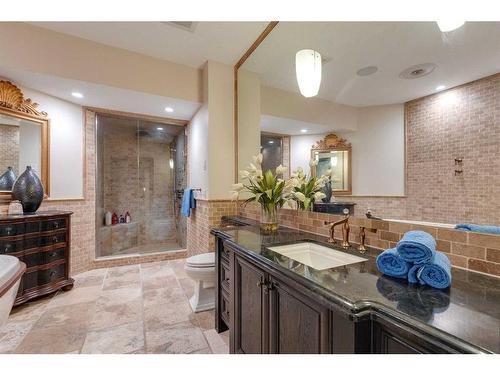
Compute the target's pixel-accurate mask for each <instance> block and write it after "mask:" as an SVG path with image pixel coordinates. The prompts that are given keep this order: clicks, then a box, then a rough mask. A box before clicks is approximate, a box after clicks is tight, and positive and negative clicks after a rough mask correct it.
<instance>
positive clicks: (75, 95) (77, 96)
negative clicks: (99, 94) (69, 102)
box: [71, 91, 83, 99]
mask: <svg viewBox="0 0 500 375" xmlns="http://www.w3.org/2000/svg"><path fill="white" fill-rule="evenodd" d="M71 95H73V96H74V97H75V98H78V99H81V98H83V94H82V93H79V92H76V91H75V92H72V93H71Z"/></svg>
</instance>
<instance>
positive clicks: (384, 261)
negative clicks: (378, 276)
mask: <svg viewBox="0 0 500 375" xmlns="http://www.w3.org/2000/svg"><path fill="white" fill-rule="evenodd" d="M377 268H378V270H379V271H380V272H382V273H383V274H385V275H388V276H392V277H397V278H400V279H406V275H407V274H408V270H409V269H410V264H409V263H408V262H406V261H405V260H404V259H403V258H402V257H401V256H400V255H399V254H398V252H397V250H396V249H387V250H385V251H384V252H383V253H382V254H380V255H379V256H377Z"/></svg>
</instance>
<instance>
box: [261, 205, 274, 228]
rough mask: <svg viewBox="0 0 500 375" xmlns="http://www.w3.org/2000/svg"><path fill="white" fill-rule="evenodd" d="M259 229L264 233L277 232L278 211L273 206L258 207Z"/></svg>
mask: <svg viewBox="0 0 500 375" xmlns="http://www.w3.org/2000/svg"><path fill="white" fill-rule="evenodd" d="M260 228H261V229H262V230H264V231H266V232H275V231H277V230H278V209H277V208H276V206H275V205H272V206H271V205H269V206H266V205H261V206H260Z"/></svg>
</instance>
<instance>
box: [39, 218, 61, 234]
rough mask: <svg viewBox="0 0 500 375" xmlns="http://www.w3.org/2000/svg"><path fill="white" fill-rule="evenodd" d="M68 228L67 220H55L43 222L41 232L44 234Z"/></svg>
mask: <svg viewBox="0 0 500 375" xmlns="http://www.w3.org/2000/svg"><path fill="white" fill-rule="evenodd" d="M61 228H66V219H54V220H47V221H42V226H41V230H42V232H46V231H49V230H55V229H61Z"/></svg>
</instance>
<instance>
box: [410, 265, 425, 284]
mask: <svg viewBox="0 0 500 375" xmlns="http://www.w3.org/2000/svg"><path fill="white" fill-rule="evenodd" d="M420 268H422V264H414V265H413V266H411V267H410V270H409V271H408V282H409V283H411V284H416V283H418V277H417V272H418V270H419V269H420Z"/></svg>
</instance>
